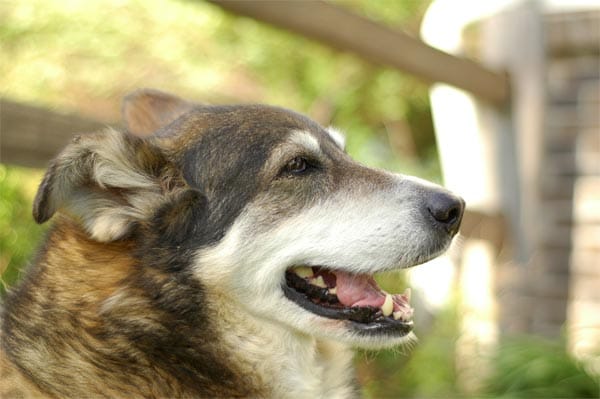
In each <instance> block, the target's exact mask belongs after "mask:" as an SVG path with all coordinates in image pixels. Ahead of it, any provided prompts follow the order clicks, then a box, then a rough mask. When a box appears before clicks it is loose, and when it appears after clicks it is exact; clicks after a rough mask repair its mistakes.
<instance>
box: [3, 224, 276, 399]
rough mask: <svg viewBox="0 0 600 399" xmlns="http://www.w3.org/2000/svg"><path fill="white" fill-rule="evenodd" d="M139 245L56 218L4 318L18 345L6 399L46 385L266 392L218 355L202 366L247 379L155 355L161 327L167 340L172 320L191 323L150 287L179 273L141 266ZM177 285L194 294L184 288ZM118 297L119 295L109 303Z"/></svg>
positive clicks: (98, 392) (56, 389)
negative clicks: (159, 302)
mask: <svg viewBox="0 0 600 399" xmlns="http://www.w3.org/2000/svg"><path fill="white" fill-rule="evenodd" d="M133 249H134V248H133V241H130V240H128V241H118V242H112V243H99V242H96V241H93V240H90V239H89V237H88V236H87V235H86V234H85V233H84V232H83V231H82V230H81V228H80V227H79V226H78V225H77V224H75V223H74V222H72V221H71V220H69V219H66V218H61V219H60V220H58V221H57V222H56V224H55V226H54V228H53V230H52V232H51V233H50V235H49V238H48V241H47V243H46V247H45V249H44V250H43V251H42V253H41V255H40V258H39V259H38V261H37V262H36V266H35V268H34V270H32V271H31V272H30V273H29V274H28V276H27V279H26V281H24V282H23V284H22V285H21V287H20V288H19V290H18V292H16V293H13V295H12V296H11V297H9V299H8V300H7V306H10V307H11V309H12V310H13V311H12V312H11V314H9V315H8V317H7V319H6V320H5V322H4V328H5V330H6V334H5V336H3V342H2V344H3V347H4V348H8V349H9V350H8V353H2V355H1V356H2V357H1V358H2V371H1V374H2V375H4V376H6V379H5V378H3V382H2V384H1V389H2V392H3V393H5V395H6V396H2V397H3V398H4V397H29V396H33V397H35V396H38V395H42V392H43V394H44V395H43V396H50V397H51V396H59V397H99V396H104V397H156V398H163V397H204V396H206V397H212V396H218V397H246V396H257V395H258V396H265V395H264V392H262V394H261V390H260V389H259V388H257V387H253V386H252V385H251V384H249V382H250V381H248V379H247V378H245V377H244V376H243V375H237V376H235V377H234V375H236V373H238V372H237V371H236V370H235V369H234V368H232V366H231V365H228V366H227V367H225V366H223V365H221V364H220V363H221V362H220V361H219V360H217V359H212V360H213V361H212V362H211V363H210V364H205V365H204V366H203V367H201V369H202V372H203V373H204V372H206V370H205V369H204V368H206V367H209V368H211V369H212V371H213V372H214V373H215V374H216V375H214V376H213V377H216V378H218V377H222V378H223V379H225V380H226V379H229V380H231V381H236V382H237V384H230V385H229V386H227V385H225V386H218V385H213V384H202V383H197V380H194V379H193V378H192V377H193V375H194V370H193V369H194V366H193V365H185V364H178V365H175V366H174V365H173V364H166V363H165V364H161V362H160V361H157V359H156V358H153V355H152V354H150V355H149V354H148V351H147V350H148V349H149V348H154V350H156V349H157V348H156V343H157V342H154V341H153V335H155V336H156V337H154V338H155V339H156V340H157V341H158V340H160V339H161V338H159V336H165V335H168V334H169V333H168V332H167V331H166V330H167V329H169V328H173V327H179V328H181V327H182V326H177V324H178V323H177V321H173V320H170V315H169V314H168V313H167V311H166V309H165V310H162V311H161V310H160V309H157V306H156V299H155V298H152V297H149V292H148V291H146V290H145V288H146V287H148V286H152V285H156V286H161V287H166V286H168V285H169V284H171V285H172V284H173V282H169V281H167V280H169V279H170V277H169V276H167V275H166V273H161V272H158V271H149V270H146V269H144V268H141V267H140V265H139V263H138V261H136V259H135V257H134V254H133ZM169 288H170V289H174V290H177V292H178V293H179V294H184V293H183V292H181V291H179V288H180V287H169ZM154 293H155V294H157V295H158V293H157V292H156V291H154ZM111 297H114V298H117V299H118V302H116V303H110V304H109V303H108V302H107V299H108V298H111ZM24 314H26V315H27V317H22V315H24ZM187 330H188V331H187V333H188V334H193V332H192V331H189V328H187ZM184 331H185V330H184ZM184 331H180V332H177V333H175V335H177V334H178V333H183V332H184ZM136 334H137V335H139V336H137V337H136ZM203 334H206V331H203ZM143 335H146V336H145V337H144V336H143ZM171 338H172V339H174V338H175V337H171ZM180 338H181V337H180ZM206 338H207V337H206V335H205V336H203V337H197V338H195V339H194V337H190V336H186V337H185V340H188V341H189V342H188V343H189V344H192V343H196V344H198V343H197V342H194V341H197V340H198V339H201V340H202V341H203V342H201V343H199V344H198V347H199V348H202V346H205V345H206V344H207V343H206V342H205V341H204V340H205V339H206ZM136 340H137V341H136ZM144 340H147V341H148V342H144ZM164 344H165V345H168V344H173V342H165V343H164ZM211 345H215V346H217V343H216V342H211ZM168 349H169V348H165V350H168ZM165 355H168V353H165V354H158V356H159V357H161V358H162V357H164V356H165ZM172 355H173V357H174V358H173V359H168V361H169V362H170V361H173V362H179V361H181V362H186V361H189V359H187V360H186V359H185V358H184V357H185V356H182V358H181V359H178V360H177V359H176V357H177V349H174V350H173V354H172ZM163 360H165V359H163ZM201 360H204V361H206V360H207V359H201ZM39 366H42V367H39ZM178 366H181V367H180V368H178ZM186 366H190V367H189V369H188V368H186ZM172 368H175V369H177V370H172ZM186 373H189V376H187V378H186ZM196 373H198V371H197V370H196ZM198 374H199V373H198ZM197 377H198V379H199V380H200V381H201V380H202V379H203V378H205V376H204V375H197ZM186 380H187V381H186ZM31 381H33V382H34V383H32V382H31ZM34 384H37V386H35V385H34ZM210 387H212V388H210ZM214 387H219V388H218V389H217V390H214ZM209 388H210V389H213V390H212V391H211V390H210V389H209ZM9 394H10V395H9Z"/></svg>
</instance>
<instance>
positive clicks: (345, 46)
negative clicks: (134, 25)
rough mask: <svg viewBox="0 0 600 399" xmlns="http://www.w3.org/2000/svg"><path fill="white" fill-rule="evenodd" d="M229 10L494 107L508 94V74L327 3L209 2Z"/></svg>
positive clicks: (229, 0)
mask: <svg viewBox="0 0 600 399" xmlns="http://www.w3.org/2000/svg"><path fill="white" fill-rule="evenodd" d="M209 1H210V2H211V3H214V4H216V5H219V6H221V7H222V8H224V9H225V10H228V11H231V12H233V13H236V14H240V15H244V16H248V17H251V18H254V19H257V20H259V21H263V22H267V23H269V24H272V25H275V26H278V27H280V28H284V29H287V30H290V31H292V32H296V33H299V34H301V35H303V36H306V37H310V38H312V39H316V40H317V41H319V42H321V43H324V44H327V45H329V46H331V47H334V48H337V49H339V50H344V51H350V52H353V53H356V54H358V55H359V56H361V57H363V58H365V59H366V60H368V61H371V62H375V63H379V64H384V65H388V66H391V67H393V68H396V69H399V70H401V71H404V72H407V73H410V74H411V75H413V76H415V77H417V78H420V79H422V80H424V81H426V82H444V83H448V84H450V85H453V86H456V87H458V88H461V89H464V90H467V91H469V92H471V93H473V94H475V95H476V96H478V97H480V98H481V99H483V100H487V101H489V102H491V103H493V104H496V105H499V106H502V105H505V104H506V103H507V102H508V100H509V96H510V91H509V80H508V76H507V75H506V74H504V73H502V72H497V71H492V70H489V69H487V68H486V67H484V66H482V65H481V64H478V63H476V62H473V61H471V60H468V59H466V58H460V57H456V56H453V55H450V54H447V53H444V52H443V51H440V50H438V49H435V48H433V47H431V46H428V45H427V44H425V43H423V42H422V41H420V40H417V39H415V38H413V37H411V36H409V35H407V34H406V33H403V32H401V31H398V30H394V29H391V28H389V27H387V26H384V25H380V24H378V23H376V22H374V21H371V20H369V19H366V18H363V17H361V16H359V15H356V14H353V13H351V12H349V11H348V10H345V9H344V8H342V7H338V6H336V5H334V4H330V3H327V2H324V1H272V0H253V1H240V0H209Z"/></svg>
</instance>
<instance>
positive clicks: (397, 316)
mask: <svg viewBox="0 0 600 399" xmlns="http://www.w3.org/2000/svg"><path fill="white" fill-rule="evenodd" d="M393 315H394V320H398V319H401V318H402V316H403V315H404V312H403V311H401V310H399V311H397V312H394V313H393Z"/></svg>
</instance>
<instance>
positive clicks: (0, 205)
mask: <svg viewBox="0 0 600 399" xmlns="http://www.w3.org/2000/svg"><path fill="white" fill-rule="evenodd" d="M39 179H40V173H39V172H38V171H31V170H26V169H21V168H15V167H7V166H5V165H2V164H0V276H1V277H2V278H1V279H0V281H1V282H2V284H0V293H2V292H3V291H4V290H5V289H6V286H10V285H11V284H13V283H14V282H15V281H16V279H17V277H18V274H19V271H20V270H21V269H22V268H23V266H24V265H25V264H26V263H27V262H28V261H29V259H30V258H31V256H32V254H33V251H34V250H35V248H36V247H37V246H38V244H39V240H40V238H41V235H42V233H43V229H42V228H41V227H40V226H38V225H37V224H35V222H34V221H33V217H32V216H31V203H32V198H33V192H35V191H34V190H35V187H36V185H37V184H38V183H39Z"/></svg>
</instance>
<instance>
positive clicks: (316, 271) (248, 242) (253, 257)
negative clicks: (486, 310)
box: [0, 89, 465, 398]
mask: <svg viewBox="0 0 600 399" xmlns="http://www.w3.org/2000/svg"><path fill="white" fill-rule="evenodd" d="M123 115H124V122H125V126H126V129H124V130H123V131H117V130H114V129H111V128H107V129H105V130H103V131H100V132H96V133H91V134H83V135H80V136H77V137H75V138H74V139H73V140H72V142H71V143H70V144H68V145H67V147H66V148H65V149H64V150H63V151H62V153H60V155H58V156H57V158H56V159H54V160H53V161H52V162H51V163H50V165H49V167H48V169H47V171H46V173H45V176H44V177H43V180H42V182H41V184H40V187H39V190H38V193H37V195H36V197H35V201H34V208H33V216H34V218H35V220H36V221H37V222H38V223H44V222H46V221H48V220H49V219H50V218H53V219H54V222H53V226H52V227H51V229H50V230H49V232H48V234H47V238H46V240H45V243H44V244H43V246H42V248H41V250H40V252H39V254H38V255H37V258H36V260H35V261H34V262H33V263H32V266H31V267H30V268H29V269H28V270H27V272H26V273H25V275H24V277H23V279H22V281H21V282H20V284H19V285H18V286H17V287H15V288H13V289H12V290H11V292H10V293H8V294H7V296H6V298H5V299H4V303H3V309H2V315H1V320H2V329H1V352H0V367H1V370H0V375H1V382H0V394H1V395H2V397H3V398H8V397H65V398H83V397H127V398H141V397H144V398H167V397H168V398H197V397H273V398H318V397H322V398H348V397H352V396H355V395H356V394H357V388H356V387H355V382H354V378H353V375H352V372H351V359H352V352H351V350H350V348H352V347H362V348H383V347H391V346H394V345H400V344H405V343H407V342H410V340H411V339H413V333H412V327H413V324H412V314H413V309H412V308H411V306H410V292H409V291H405V292H404V293H400V294H389V293H386V292H384V291H383V290H382V289H380V288H379V287H378V285H377V283H376V282H375V280H374V279H373V274H375V273H380V272H385V271H389V270H397V269H401V268H407V267H411V266H414V265H417V264H420V263H423V262H426V261H428V260H430V259H432V258H434V257H436V256H438V255H439V254H441V253H442V252H444V251H445V250H446V249H447V248H448V246H449V245H450V243H451V241H452V238H453V237H454V236H455V234H456V233H457V231H458V229H459V226H460V222H461V218H462V214H463V211H464V207H465V205H464V201H463V200H462V199H461V198H460V197H458V196H456V195H454V194H452V193H450V192H449V191H447V190H445V189H443V188H441V187H439V186H436V185H433V184H430V183H428V182H425V181H422V180H419V179H416V178H414V177H408V176H403V175H398V174H392V173H389V172H386V171H382V170H375V169H370V168H367V167H365V166H362V165H360V164H358V163H356V162H355V161H353V160H352V159H351V158H350V157H349V156H348V155H347V153H346V152H345V150H344V137H343V135H342V134H340V133H339V132H338V131H337V130H335V129H333V128H323V127H321V126H319V125H318V124H317V123H315V122H313V121H311V120H310V119H308V118H307V117H304V116H302V115H299V114H297V113H295V112H292V111H288V110H285V109H282V108H277V107H272V106H266V105H234V106H207V105H201V104H195V103H192V102H188V101H186V100H183V99H180V98H178V97H176V96H173V95H170V94H166V93H162V92H159V91H155V90H150V89H142V90H139V91H137V92H134V93H132V94H130V95H128V96H127V97H126V98H125V100H124V103H123Z"/></svg>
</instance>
